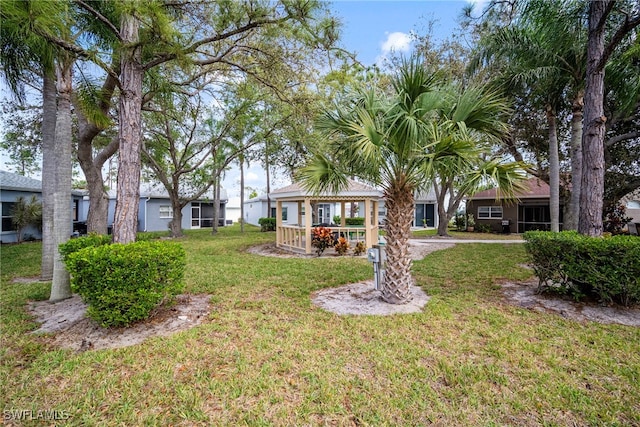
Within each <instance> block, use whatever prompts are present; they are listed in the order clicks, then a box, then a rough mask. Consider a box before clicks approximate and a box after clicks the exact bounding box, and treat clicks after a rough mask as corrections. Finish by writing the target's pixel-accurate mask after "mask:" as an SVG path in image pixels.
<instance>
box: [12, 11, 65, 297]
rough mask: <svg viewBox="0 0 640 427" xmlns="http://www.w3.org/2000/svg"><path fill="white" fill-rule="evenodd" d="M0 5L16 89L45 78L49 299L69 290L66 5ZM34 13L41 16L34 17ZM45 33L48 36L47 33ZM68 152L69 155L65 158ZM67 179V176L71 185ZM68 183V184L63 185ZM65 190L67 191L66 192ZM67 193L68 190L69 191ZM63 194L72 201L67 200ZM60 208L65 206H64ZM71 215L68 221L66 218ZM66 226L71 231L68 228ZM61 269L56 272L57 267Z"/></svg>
mask: <svg viewBox="0 0 640 427" xmlns="http://www.w3.org/2000/svg"><path fill="white" fill-rule="evenodd" d="M0 10H1V13H2V15H1V20H2V25H1V26H0V28H1V30H0V37H1V38H2V51H1V54H0V60H1V61H2V69H3V75H4V77H5V79H6V80H7V82H8V83H9V86H10V87H11V89H12V92H13V93H14V94H16V95H17V96H18V98H21V97H22V96H21V95H22V93H23V92H22V86H23V84H24V82H26V81H30V80H31V79H32V77H33V76H34V75H40V76H41V78H42V105H43V107H42V110H43V113H42V115H43V121H42V154H43V165H42V177H43V184H42V194H43V229H42V234H43V245H42V273H41V278H42V279H43V280H52V284H51V297H50V300H51V301H56V300H58V299H64V298H68V297H70V296H71V292H70V287H69V278H68V274H65V273H66V270H64V267H63V266H62V265H61V263H60V261H59V254H58V251H57V247H58V245H59V244H60V243H63V242H64V241H66V240H67V239H68V238H69V235H70V228H71V218H70V209H69V207H70V204H71V203H70V197H71V184H70V179H69V180H67V179H66V177H67V171H65V170H64V168H65V167H66V166H67V165H69V171H68V176H70V175H71V171H70V146H71V138H70V136H71V132H70V127H69V128H68V129H67V128H66V124H67V123H69V126H70V116H69V117H68V119H69V120H67V117H65V118H61V120H62V126H63V128H62V129H60V130H58V129H57V126H58V123H57V122H58V111H60V112H61V114H62V115H68V114H70V108H67V106H68V102H69V98H68V96H69V93H68V91H67V89H68V87H69V86H68V85H70V70H71V68H70V62H69V61H67V60H66V58H64V57H63V55H62V52H61V51H60V49H58V48H56V45H57V44H55V43H52V41H51V39H50V38H51V37H54V38H56V39H58V40H60V41H63V42H64V41H66V40H68V39H69V37H68V36H69V31H67V30H68V28H69V26H70V24H69V22H70V21H69V19H68V18H69V16H68V14H67V9H66V5H65V4H63V3H61V2H47V1H32V2H19V1H7V2H5V3H3V5H2V7H1V8H0ZM34 17H38V18H39V19H37V20H34ZM44 34H47V35H49V36H50V37H45V36H44ZM61 77H62V78H65V79H66V78H67V77H68V80H67V81H65V82H57V79H59V78H61ZM56 84H60V89H61V90H62V91H63V93H62V95H61V103H60V104H61V105H60V110H58V107H57V106H56V89H57V88H56ZM64 156H69V159H66V158H65V157H64ZM67 181H69V183H68V186H67ZM65 186H66V190H65V189H64V187H65ZM65 191H66V193H65ZM65 194H66V196H65ZM65 200H67V201H68V202H67V203H66V204H65ZM59 209H62V211H60V210H59ZM67 219H68V221H67ZM66 230H68V231H69V232H68V233H66ZM56 272H57V273H56Z"/></svg>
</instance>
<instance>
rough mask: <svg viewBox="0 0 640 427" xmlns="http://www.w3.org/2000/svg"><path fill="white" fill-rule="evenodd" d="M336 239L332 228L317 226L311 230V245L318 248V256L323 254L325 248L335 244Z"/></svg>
mask: <svg viewBox="0 0 640 427" xmlns="http://www.w3.org/2000/svg"><path fill="white" fill-rule="evenodd" d="M334 242H335V240H334V238H333V233H332V232H331V229H330V228H327V227H316V228H314V229H313V230H311V246H313V247H314V248H316V253H317V254H318V256H320V255H322V253H323V252H324V250H325V249H327V248H328V247H330V246H333V244H334Z"/></svg>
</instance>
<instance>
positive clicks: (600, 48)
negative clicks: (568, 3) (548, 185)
mask: <svg viewBox="0 0 640 427" xmlns="http://www.w3.org/2000/svg"><path fill="white" fill-rule="evenodd" d="M616 5H617V2H615V1H613V0H602V1H594V2H590V3H589V21H588V22H589V37H588V42H587V73H586V85H585V97H584V128H585V130H584V132H583V135H582V161H583V173H582V188H581V193H580V205H581V209H580V218H579V223H578V231H579V232H580V233H582V234H586V235H589V236H599V235H601V234H602V230H603V223H602V217H603V204H604V173H605V164H604V162H605V158H604V139H605V129H606V126H605V124H606V120H607V117H606V116H605V112H604V81H605V80H604V78H605V66H606V65H607V62H608V61H609V58H610V57H611V55H612V54H613V53H614V50H615V49H616V48H617V47H618V45H620V43H621V42H622V41H623V40H624V39H625V38H626V37H627V36H628V35H629V34H630V33H631V32H632V31H633V30H634V29H635V28H636V27H637V26H638V25H640V11H638V9H637V7H635V8H634V7H633V6H630V5H628V4H627V6H628V7H629V9H628V10H622V11H621V13H622V17H621V18H620V19H619V22H613V23H612V22H611V21H613V19H610V16H611V14H612V12H613V10H614V7H615V6H616ZM609 24H612V25H613V28H614V31H613V33H612V34H613V35H612V36H611V38H610V39H609V40H606V35H607V31H606V30H607V25H609Z"/></svg>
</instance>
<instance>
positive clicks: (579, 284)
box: [524, 231, 640, 306]
mask: <svg viewBox="0 0 640 427" xmlns="http://www.w3.org/2000/svg"><path fill="white" fill-rule="evenodd" d="M524 238H525V240H526V241H527V243H526V244H525V246H526V249H527V252H529V255H530V256H531V258H532V262H533V268H534V271H535V273H536V275H537V276H538V280H539V287H540V290H555V291H558V292H561V293H567V294H570V295H572V296H573V297H574V298H576V299H580V298H582V297H584V296H596V297H597V298H599V299H600V300H602V301H604V302H607V303H608V302H612V301H615V302H618V303H620V304H623V305H625V306H629V305H631V304H636V303H638V302H640V239H638V238H635V237H631V236H614V237H610V238H600V237H588V236H583V235H580V234H578V233H576V232H574V231H564V232H561V233H549V232H545V231H528V232H526V233H525V234H524Z"/></svg>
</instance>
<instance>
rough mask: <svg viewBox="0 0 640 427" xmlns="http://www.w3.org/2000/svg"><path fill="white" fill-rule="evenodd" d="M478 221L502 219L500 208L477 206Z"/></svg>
mask: <svg viewBox="0 0 640 427" xmlns="http://www.w3.org/2000/svg"><path fill="white" fill-rule="evenodd" d="M478 219H502V206H479V207H478Z"/></svg>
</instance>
